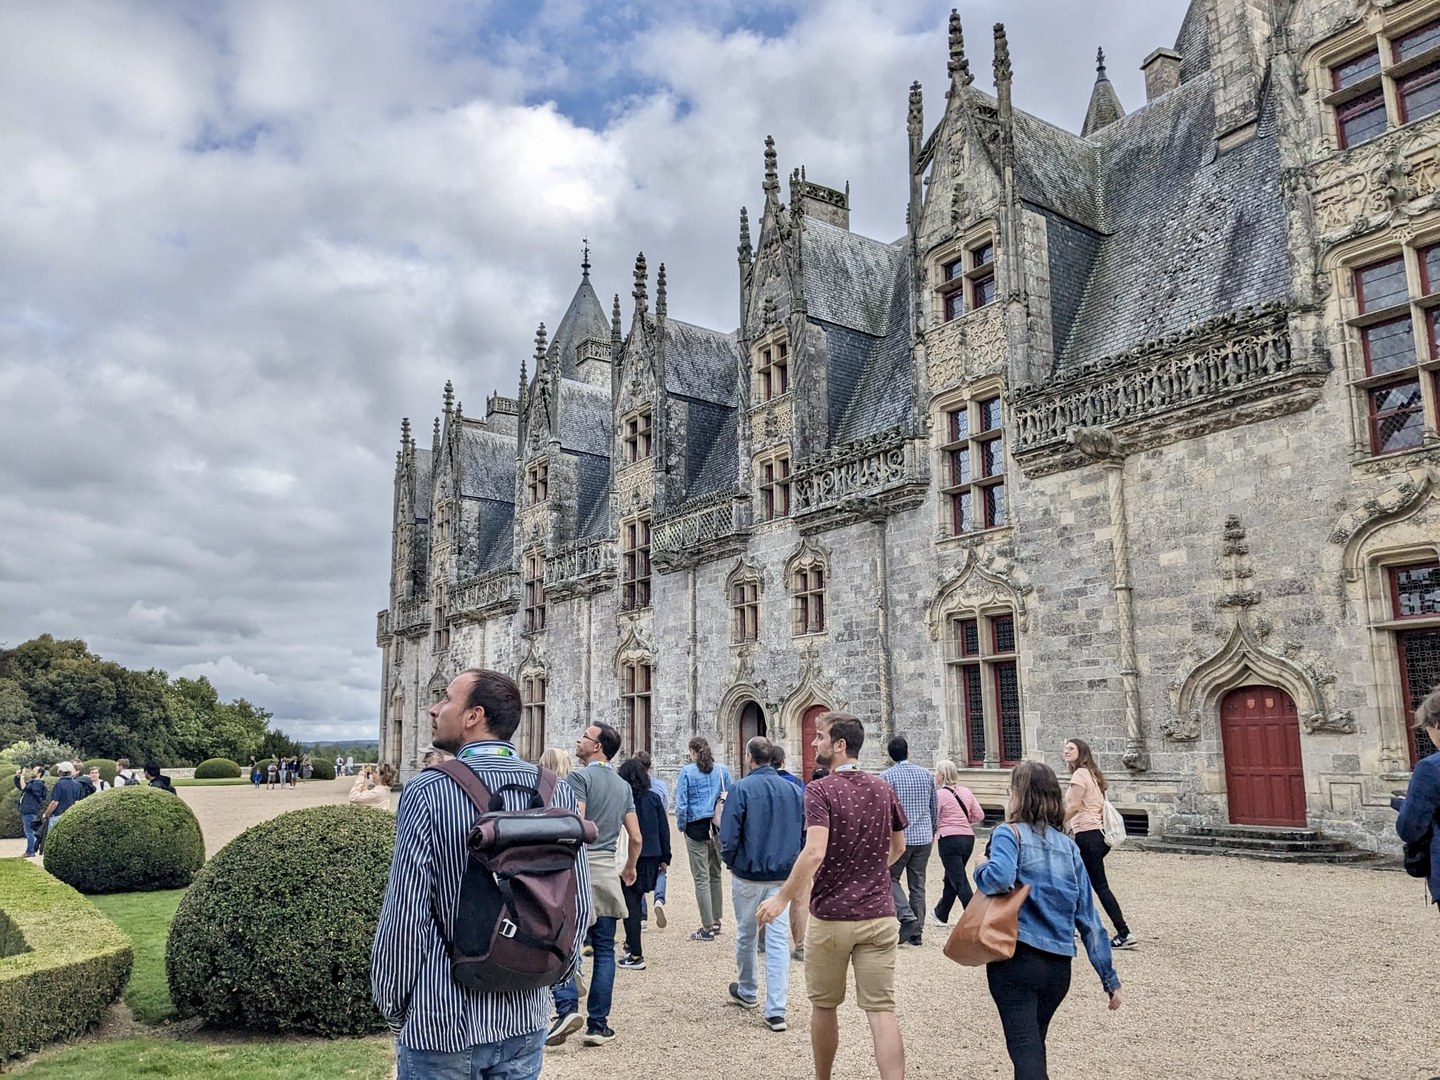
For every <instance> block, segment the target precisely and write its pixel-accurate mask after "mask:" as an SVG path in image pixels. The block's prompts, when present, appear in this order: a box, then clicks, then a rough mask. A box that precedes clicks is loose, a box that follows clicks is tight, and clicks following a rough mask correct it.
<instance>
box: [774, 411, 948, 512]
mask: <svg viewBox="0 0 1440 1080" xmlns="http://www.w3.org/2000/svg"><path fill="white" fill-rule="evenodd" d="M929 480H930V477H929V468H928V462H927V460H926V452H925V448H924V445H923V443H922V442H920V441H919V440H916V439H912V438H910V437H908V436H907V435H906V434H905V433H904V432H903V431H901V430H900V429H898V428H897V429H893V430H891V431H888V432H882V433H881V434H878V435H875V436H872V437H870V438H867V439H861V440H859V441H857V442H853V443H848V444H846V445H844V446H839V447H836V448H835V449H833V450H830V451H827V452H824V453H821V454H817V455H816V456H815V457H813V458H811V459H810V460H808V461H806V462H805V464H804V465H802V466H801V467H800V468H799V469H797V470H796V471H795V474H794V477H793V480H792V483H793V484H794V491H795V516H796V517H797V518H803V517H804V516H806V515H808V514H815V513H818V512H820V511H824V510H846V507H845V506H844V504H845V503H846V502H847V501H848V502H853V501H854V500H858V499H862V498H867V497H868V498H879V499H880V500H881V501H880V503H878V504H877V509H878V510H880V511H881V512H890V511H892V510H895V509H901V508H902V507H903V504H896V505H893V506H892V505H891V504H890V500H888V499H886V498H884V496H887V495H889V494H891V493H895V494H902V495H903V494H904V493H906V490H907V489H916V490H918V491H919V492H920V495H921V497H922V498H923V492H924V489H925V487H926V486H928V484H929ZM858 509H859V508H858V507H854V506H852V507H850V508H849V509H848V512H851V513H855V512H857V511H858Z"/></svg>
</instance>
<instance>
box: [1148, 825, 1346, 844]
mask: <svg viewBox="0 0 1440 1080" xmlns="http://www.w3.org/2000/svg"><path fill="white" fill-rule="evenodd" d="M1166 835H1167V836H1223V837H1235V838H1236V839H1242V838H1246V837H1263V838H1264V839H1267V840H1300V841H1308V840H1323V839H1324V837H1323V836H1321V835H1320V833H1319V832H1317V831H1316V830H1315V829H1299V828H1277V827H1275V826H1272V825H1175V826H1172V827H1171V828H1170V829H1169V830H1168V831H1167V833H1166Z"/></svg>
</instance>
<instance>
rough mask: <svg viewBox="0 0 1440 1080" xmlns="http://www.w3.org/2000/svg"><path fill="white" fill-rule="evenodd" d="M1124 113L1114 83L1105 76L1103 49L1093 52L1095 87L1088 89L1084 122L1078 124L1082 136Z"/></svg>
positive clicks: (1111, 122) (1087, 135) (1117, 118)
mask: <svg viewBox="0 0 1440 1080" xmlns="http://www.w3.org/2000/svg"><path fill="white" fill-rule="evenodd" d="M1124 115H1125V106H1123V105H1121V104H1120V95H1119V94H1117V93H1116V92H1115V87H1114V85H1113V84H1112V83H1111V82H1110V80H1109V79H1107V78H1106V77H1105V50H1104V49H1097V50H1096V52H1095V87H1094V89H1092V90H1091V91H1090V106H1089V108H1087V109H1086V110H1085V122H1084V123H1083V124H1081V125H1080V135H1081V137H1082V138H1087V139H1088V138H1089V137H1090V136H1091V135H1093V134H1095V132H1097V131H1099V130H1100V129H1101V128H1103V127H1108V126H1109V125H1111V124H1113V123H1114V122H1115V121H1116V120H1119V119H1120V118H1121V117H1123V116H1124Z"/></svg>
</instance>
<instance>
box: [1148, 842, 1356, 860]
mask: <svg viewBox="0 0 1440 1080" xmlns="http://www.w3.org/2000/svg"><path fill="white" fill-rule="evenodd" d="M1131 846H1133V847H1135V848H1138V849H1139V850H1141V851H1156V852H1163V853H1165V854H1170V855H1225V856H1229V857H1231V858H1236V859H1264V860H1267V861H1269V862H1289V863H1329V864H1359V865H1368V864H1373V863H1378V862H1381V861H1383V860H1382V859H1381V858H1380V856H1378V855H1375V854H1374V853H1373V852H1369V851H1361V850H1359V849H1358V848H1348V847H1347V848H1345V849H1343V850H1340V851H1309V850H1298V851H1297V850H1284V851H1272V850H1266V849H1264V848H1253V847H1226V846H1208V845H1200V844H1183V843H1174V842H1172V841H1170V840H1160V839H1154V840H1135V841H1134V842H1133V844H1127V845H1126V847H1131Z"/></svg>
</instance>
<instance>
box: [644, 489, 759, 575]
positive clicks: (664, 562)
mask: <svg viewBox="0 0 1440 1080" xmlns="http://www.w3.org/2000/svg"><path fill="white" fill-rule="evenodd" d="M749 533H750V530H749V528H748V526H743V525H742V524H741V521H740V517H739V513H738V508H737V506H736V503H735V496H734V493H733V492H722V493H721V494H719V495H715V496H713V497H711V498H709V499H707V500H705V501H704V502H702V503H700V504H699V505H697V506H695V507H692V508H691V509H689V510H687V511H686V512H685V513H683V514H676V515H672V516H670V517H665V518H661V519H660V520H658V521H656V522H655V526H654V529H653V530H652V531H651V534H650V557H651V559H652V561H653V562H654V563H655V566H656V568H657V569H665V570H668V569H671V568H675V567H679V566H683V565H685V564H686V561H687V560H689V559H693V558H696V557H698V555H699V554H701V553H703V552H706V551H710V550H712V548H713V546H714V545H717V544H722V543H724V542H728V541H741V540H743V538H744V537H745V536H748V535H749Z"/></svg>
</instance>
